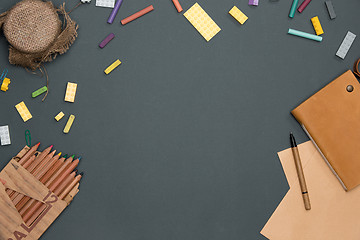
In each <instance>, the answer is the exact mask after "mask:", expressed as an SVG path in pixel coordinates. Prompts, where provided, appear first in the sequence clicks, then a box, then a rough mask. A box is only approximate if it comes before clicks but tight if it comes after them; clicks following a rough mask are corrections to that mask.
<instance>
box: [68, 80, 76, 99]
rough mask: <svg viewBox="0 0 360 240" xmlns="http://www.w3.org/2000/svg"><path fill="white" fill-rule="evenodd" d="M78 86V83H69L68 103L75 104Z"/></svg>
mask: <svg viewBox="0 0 360 240" xmlns="http://www.w3.org/2000/svg"><path fill="white" fill-rule="evenodd" d="M76 89H77V84H76V83H71V82H68V83H67V87H66V93H65V101H66V102H74V101H75V95H76Z"/></svg>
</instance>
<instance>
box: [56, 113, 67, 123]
mask: <svg viewBox="0 0 360 240" xmlns="http://www.w3.org/2000/svg"><path fill="white" fill-rule="evenodd" d="M64 116H65V114H64V113H63V112H59V113H58V115H56V117H55V119H56V121H60V119H62V118H63V117H64Z"/></svg>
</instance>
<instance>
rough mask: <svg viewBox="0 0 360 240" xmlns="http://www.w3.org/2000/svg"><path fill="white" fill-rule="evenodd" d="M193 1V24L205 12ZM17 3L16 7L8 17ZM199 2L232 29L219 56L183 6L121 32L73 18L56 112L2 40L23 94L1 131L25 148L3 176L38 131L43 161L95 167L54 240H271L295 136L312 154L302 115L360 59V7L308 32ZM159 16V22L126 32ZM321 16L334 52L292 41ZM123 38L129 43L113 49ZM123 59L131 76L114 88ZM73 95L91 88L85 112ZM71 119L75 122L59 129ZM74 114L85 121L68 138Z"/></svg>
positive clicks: (284, 5) (5, 150)
mask: <svg viewBox="0 0 360 240" xmlns="http://www.w3.org/2000/svg"><path fill="white" fill-rule="evenodd" d="M180 1H181V3H182V6H183V8H184V10H187V9H188V8H189V7H190V6H192V5H193V4H194V3H195V0H194V1H190V0H180ZM15 2H17V1H13V0H2V1H1V3H0V11H1V12H3V11H5V10H6V9H8V8H10V7H11V6H12V5H13V4H14V3H15ZM53 2H54V3H55V4H56V5H59V4H60V3H61V2H62V1H60V0H56V1H53ZM198 2H199V4H200V5H201V6H202V7H203V8H204V9H205V11H206V12H207V13H208V14H209V15H210V16H211V17H212V18H213V19H214V21H215V22H216V23H217V24H218V25H219V26H220V27H221V28H222V30H221V32H220V33H219V34H218V35H217V36H215V37H214V38H213V39H212V40H211V41H210V42H208V43H207V42H206V41H205V40H204V39H203V38H202V36H201V35H200V34H199V33H198V32H197V31H196V30H195V29H194V28H193V27H192V26H191V25H190V23H189V22H188V21H187V20H186V18H185V17H184V16H182V14H178V13H177V11H176V10H175V7H174V6H173V4H172V2H171V0H157V1H154V0H151V1H149V0H136V1H131V0H124V2H123V5H122V7H121V9H120V12H119V14H118V16H117V17H116V20H115V22H114V23H113V24H112V25H109V24H107V23H106V21H107V18H108V16H109V14H110V11H111V10H110V9H107V8H99V7H95V0H93V1H92V2H91V4H89V5H85V6H81V7H80V8H78V9H77V10H75V11H74V12H73V13H72V14H71V16H72V18H73V19H74V20H75V21H77V22H78V24H79V38H78V39H77V41H76V42H75V44H74V45H73V46H72V47H71V49H70V51H69V52H68V53H67V54H66V55H63V56H61V57H58V58H57V59H56V61H55V62H53V63H51V64H47V65H46V68H47V70H48V73H49V75H50V93H49V96H48V97H47V99H46V101H45V102H43V103H42V102H41V98H40V97H39V98H36V99H32V98H31V92H33V91H34V90H36V89H38V88H40V87H42V86H43V85H44V82H45V80H44V79H42V78H39V77H37V76H33V75H31V74H29V73H27V72H26V71H25V70H23V69H22V68H18V67H14V66H11V65H9V63H8V61H7V57H8V50H7V49H8V45H7V43H6V41H5V38H4V36H3V35H1V37H0V68H1V69H3V68H5V67H6V68H8V69H9V77H10V78H11V80H12V82H11V85H10V89H9V91H8V92H6V93H4V92H0V125H7V124H8V125H9V126H10V133H11V140H12V145H10V146H0V156H1V159H0V167H1V168H2V167H3V166H5V164H6V163H7V162H8V160H9V159H10V158H11V157H12V156H13V155H14V154H15V153H17V152H18V151H19V150H20V149H21V148H22V147H23V146H24V144H25V139H24V131H25V130H26V129H29V130H30V131H31V134H32V141H33V143H36V142H38V141H41V142H42V149H43V148H45V147H47V146H48V145H51V144H54V146H55V149H57V150H59V151H62V152H64V153H67V154H76V155H77V156H79V155H80V156H82V160H81V164H80V166H79V170H80V171H84V172H85V177H84V180H83V181H82V184H81V190H80V193H79V194H78V196H77V197H76V198H75V200H74V201H73V202H72V204H71V205H70V206H69V208H68V209H66V211H65V212H64V213H63V214H62V215H61V217H60V218H59V219H58V220H57V221H56V222H55V223H54V225H53V226H52V227H51V228H50V229H49V230H48V231H47V232H46V234H45V235H44V236H43V239H51V240H63V239H89V240H98V239H124V240H239V239H244V240H249V239H251V240H252V239H265V238H264V237H262V236H261V235H260V234H259V232H260V230H261V229H262V227H263V226H264V224H265V223H266V221H267V219H268V218H269V217H270V216H271V214H272V212H273V211H274V210H275V208H276V206H277V205H278V203H279V202H280V201H281V199H282V198H283V196H284V194H285V193H286V191H287V190H288V184H287V182H286V179H285V176H284V174H283V171H282V167H281V165H280V162H279V160H278V158H277V155H276V153H277V152H278V151H280V150H283V149H285V148H288V147H289V141H288V134H289V132H290V131H292V132H294V134H295V137H296V138H297V140H298V142H299V143H301V142H304V141H307V140H308V138H307V137H306V135H305V134H304V133H303V131H302V130H301V128H300V126H299V125H298V124H297V122H296V121H295V120H294V118H293V117H292V116H291V115H290V110H292V109H293V108H294V107H296V106H297V105H298V104H300V103H301V102H302V101H303V100H305V99H306V98H308V97H309V96H311V95H312V94H313V93H315V92H316V91H317V90H319V89H320V88H322V87H323V86H324V85H326V84H327V83H328V82H329V81H331V80H332V79H334V78H336V77H337V76H338V75H340V74H342V73H343V72H344V71H346V70H347V69H349V68H351V67H352V64H353V62H354V61H355V60H356V59H357V58H358V57H360V40H359V39H356V40H355V42H354V44H353V46H352V47H351V49H350V51H349V53H348V55H347V56H346V58H345V60H341V59H340V58H338V57H336V56H335V53H336V51H337V49H338V47H339V45H340V43H341V42H342V40H343V38H344V37H345V35H346V33H347V31H348V30H350V31H352V32H353V33H355V34H357V35H358V38H359V36H360V32H359V22H360V14H359V9H360V1H358V0H347V1H340V0H333V4H334V7H335V11H336V13H337V15H338V17H337V18H336V19H335V20H330V19H329V16H328V13H327V10H326V8H325V4H324V1H323V0H319V1H312V2H311V3H310V5H309V6H308V7H307V8H306V9H305V10H304V12H303V13H302V14H299V13H296V15H295V18H294V19H289V18H288V13H289V9H290V6H291V2H292V1H290V0H287V1H285V0H279V1H268V0H260V3H259V6H258V7H251V6H248V4H247V2H248V1H247V0H242V1H240V0H221V1H219V0H217V1H216V0H207V1H206V0H198ZM77 3H78V1H75V0H74V1H66V4H67V8H68V9H70V8H71V7H73V6H74V5H76V4H77ZM150 4H153V5H154V8H155V11H153V12H151V13H149V14H147V15H146V16H144V17H142V18H140V19H138V20H136V21H134V22H131V23H129V24H128V25H125V26H122V25H121V24H120V20H121V19H123V18H125V17H127V16H129V15H130V14H132V13H134V12H136V11H138V10H140V9H142V8H145V7H147V6H148V5H150ZM234 5H236V6H237V7H238V8H239V9H241V10H242V11H243V12H244V13H245V14H246V15H247V16H248V17H249V20H248V21H247V22H246V23H245V24H244V25H240V24H239V23H238V22H236V21H235V20H234V19H233V18H232V17H231V16H230V15H229V14H228V11H229V10H230V9H231V8H232V7H233V6H234ZM316 15H317V16H319V18H320V21H321V24H322V26H323V29H324V31H325V34H324V35H323V37H324V40H323V41H322V42H321V43H319V42H315V41H311V40H307V39H302V38H298V37H294V36H290V35H287V30H288V28H289V27H290V28H294V29H298V30H302V31H305V32H309V33H313V32H314V30H313V28H312V25H311V22H310V18H311V17H313V16H316ZM110 32H113V33H114V34H115V35H116V38H115V39H114V40H113V41H112V42H111V43H110V44H109V45H108V46H107V47H105V48H104V49H100V48H99V47H98V44H99V43H100V41H101V40H102V39H103V38H104V37H105V36H106V35H107V34H109V33H110ZM117 58H119V59H120V60H121V61H122V62H123V63H122V65H121V66H120V67H119V68H118V69H116V70H115V71H114V72H112V73H111V74H110V75H109V76H106V75H105V74H104V73H103V70H104V69H105V68H106V67H107V66H108V65H109V64H111V63H112V62H113V61H114V60H115V59H117ZM68 81H70V82H76V83H78V92H77V95H76V100H75V103H74V104H71V103H67V102H64V93H65V88H66V83H67V82H68ZM21 101H25V103H26V105H27V106H28V108H29V110H30V111H31V113H32V115H33V118H32V119H31V120H29V121H28V122H26V123H24V122H23V121H22V119H21V118H20V117H19V115H18V113H17V112H16V110H15V108H14V106H15V105H16V104H17V103H19V102H21ZM59 111H63V112H64V113H65V114H66V118H64V119H63V120H61V121H60V122H59V123H57V122H56V121H55V120H54V116H55V115H56V114H57V113H58V112H59ZM69 114H74V115H75V116H76V120H75V123H74V125H73V127H72V129H71V131H70V133H69V134H68V135H65V134H63V133H62V130H63V128H64V125H65V123H66V119H67V117H68V116H69Z"/></svg>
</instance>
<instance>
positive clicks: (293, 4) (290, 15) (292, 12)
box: [289, 0, 299, 18]
mask: <svg viewBox="0 0 360 240" xmlns="http://www.w3.org/2000/svg"><path fill="white" fill-rule="evenodd" d="M298 3H299V0H294V1H293V3H292V5H291V8H290V13H289V17H290V18H293V17H294V15H295V12H296V8H297V5H298Z"/></svg>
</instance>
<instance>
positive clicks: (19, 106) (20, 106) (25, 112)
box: [15, 102, 32, 122]
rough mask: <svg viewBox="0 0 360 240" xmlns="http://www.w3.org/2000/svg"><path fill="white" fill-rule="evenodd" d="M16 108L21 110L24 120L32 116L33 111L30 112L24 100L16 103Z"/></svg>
mask: <svg viewBox="0 0 360 240" xmlns="http://www.w3.org/2000/svg"><path fill="white" fill-rule="evenodd" d="M15 108H16V110H17V111H18V112H19V114H20V116H21V118H22V119H23V121H24V122H26V121H27V120H29V119H31V118H32V115H31V113H30V112H29V109H28V108H27V107H26V105H25V103H24V102H21V103H19V104H17V105H15Z"/></svg>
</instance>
